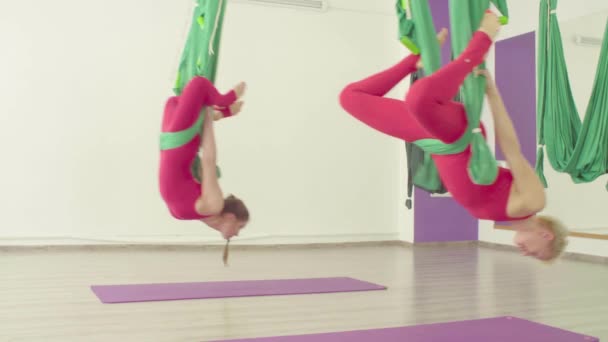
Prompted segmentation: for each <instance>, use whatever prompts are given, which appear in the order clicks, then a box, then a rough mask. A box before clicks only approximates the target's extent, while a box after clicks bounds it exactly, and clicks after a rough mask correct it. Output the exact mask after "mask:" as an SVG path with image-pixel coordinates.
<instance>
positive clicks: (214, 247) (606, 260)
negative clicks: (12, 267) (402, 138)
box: [0, 240, 608, 264]
mask: <svg viewBox="0 0 608 342" xmlns="http://www.w3.org/2000/svg"><path fill="white" fill-rule="evenodd" d="M388 246H396V247H402V248H431V247H435V248H437V247H453V246H478V247H482V248H488V249H494V250H503V251H509V252H513V253H517V254H519V251H518V250H517V248H515V247H514V246H511V245H503V244H499V243H493V242H487V241H455V242H425V243H410V242H407V241H401V240H378V241H357V242H320V243H299V244H296V243H290V244H273V245H270V244H239V245H234V246H231V247H230V248H231V249H232V250H241V251H246V250H279V249H321V248H336V247H388ZM222 249H223V245H218V244H197V243H181V244H170V243H167V244H97V245H94V244H89V245H76V244H72V245H47V246H42V245H4V246H0V252H15V251H18V252H32V251H47V252H52V251H54V252H57V251H117V250H130V251H133V250H141V251H173V250H180V251H190V250H192V251H220V250H222ZM562 258H563V259H567V260H577V261H584V262H590V263H600V264H608V257H602V256H595V255H589V254H582V253H573V252H565V253H564V254H563V256H562Z"/></svg>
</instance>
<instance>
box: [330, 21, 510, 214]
mask: <svg viewBox="0 0 608 342" xmlns="http://www.w3.org/2000/svg"><path fill="white" fill-rule="evenodd" d="M491 45H492V41H491V39H490V38H489V37H488V36H487V35H486V34H485V33H482V32H476V33H475V34H474V35H473V39H471V42H470V43H469V46H468V47H467V48H466V50H465V51H464V52H463V53H462V54H461V55H460V57H458V59H456V60H454V61H452V62H451V63H449V64H448V65H446V66H444V67H443V68H441V69H440V70H439V71H437V72H436V73H434V74H432V75H431V76H428V77H424V78H422V79H420V80H418V81H416V82H415V83H414V84H413V85H412V86H411V87H410V90H409V93H408V94H407V97H406V99H405V101H403V100H396V99H391V98H386V97H384V95H385V94H386V93H387V92H388V91H390V90H391V89H392V88H393V87H394V86H395V85H397V83H399V82H400V81H401V80H402V79H403V78H405V77H406V76H407V75H409V74H411V73H412V72H414V71H416V63H417V62H418V61H419V57H418V56H414V55H411V56H409V57H407V58H405V59H404V60H403V61H401V62H400V63H399V64H397V65H395V66H393V67H392V68H389V69H388V70H385V71H382V72H380V73H378V74H375V75H372V76H371V77H368V78H366V79H364V80H362V81H359V82H355V83H352V84H350V85H348V86H347V87H346V88H345V89H344V90H343V91H342V93H341V94H340V103H341V104H342V107H343V108H344V109H345V110H346V111H347V112H349V113H350V114H351V115H353V116H354V117H355V118H357V119H358V120H360V121H362V122H363V123H365V124H366V125H368V126H370V127H372V128H374V129H376V130H378V131H380V132H383V133H385V134H388V135H390V136H393V137H396V138H399V139H402V140H405V141H408V142H414V141H416V140H420V139H428V138H433V139H439V140H441V141H442V142H444V143H448V144H449V143H453V142H455V141H456V140H458V138H460V137H461V136H462V134H463V133H465V130H466V129H467V124H468V121H467V116H466V112H465V108H464V106H463V105H462V104H460V103H457V102H455V101H453V100H452V99H453V98H454V97H455V96H456V94H457V93H458V89H459V87H460V85H461V84H462V83H463V81H464V79H465V78H466V77H467V75H469V74H470V73H471V72H472V71H473V69H474V68H475V67H476V66H477V65H479V64H480V63H481V62H482V61H483V59H484V56H485V54H486V53H487V51H488V49H489V48H490V46H491ZM481 129H482V132H483V134H484V135H485V132H484V131H483V126H481ZM470 157H471V152H470V149H469V148H467V149H466V150H464V151H462V152H461V153H457V154H450V155H433V160H434V161H435V164H436V165H437V169H438V170H439V174H440V176H441V180H442V182H443V183H444V184H445V186H446V188H447V189H448V191H449V192H450V193H451V194H452V196H453V198H454V199H455V200H456V201H457V202H459V203H460V204H461V205H463V206H464V207H465V208H466V209H467V210H468V211H469V212H470V213H471V214H472V215H474V216H475V217H477V218H480V219H487V220H497V221H502V220H510V218H509V216H508V215H507V212H506V208H507V203H508V200H509V193H510V188H511V184H512V181H513V177H512V175H511V173H510V171H509V170H508V169H505V168H500V169H499V173H498V177H497V179H496V181H495V182H494V183H493V184H491V185H477V184H474V183H473V182H472V181H471V178H470V176H469V173H468V163H469V159H470Z"/></svg>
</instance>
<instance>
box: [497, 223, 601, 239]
mask: <svg viewBox="0 0 608 342" xmlns="http://www.w3.org/2000/svg"><path fill="white" fill-rule="evenodd" d="M494 229H498V230H514V229H513V227H510V226H505V225H500V224H495V225H494ZM568 236H570V237H578V238H584V239H594V240H608V235H606V234H595V233H582V232H573V231H570V232H568Z"/></svg>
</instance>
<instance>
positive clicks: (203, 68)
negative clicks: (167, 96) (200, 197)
mask: <svg viewBox="0 0 608 342" xmlns="http://www.w3.org/2000/svg"><path fill="white" fill-rule="evenodd" d="M225 12H226V0H197V5H196V7H195V8H194V13H193V16H192V24H191V26H190V32H189V33H188V38H187V41H186V46H185V48H184V51H183V53H182V56H181V60H180V64H179V70H178V74H177V79H176V81H175V86H174V88H173V91H174V92H175V94H176V95H180V94H181V93H182V91H183V89H184V87H185V86H186V84H188V82H190V80H192V78H194V77H195V76H203V77H205V78H207V79H208V80H209V81H211V82H212V83H214V82H215V76H216V72H217V65H218V59H219V52H220V51H219V50H220V39H221V36H222V28H223V24H224V14H225ZM205 111H206V108H203V109H202V110H201V114H200V117H199V119H198V120H197V121H196V122H195V123H194V124H193V125H192V126H191V127H189V128H187V129H185V130H182V131H179V132H162V133H161V135H160V149H161V150H168V149H174V148H178V147H180V146H183V145H185V144H187V143H188V142H190V141H192V139H194V137H195V136H196V135H197V134H200V133H201V129H202V126H203V122H204V118H205ZM199 170H200V159H199V157H198V156H196V158H195V160H194V162H193V163H192V174H193V176H194V177H195V178H196V179H197V180H199V181H200V180H201V178H200V172H199ZM217 174H218V177H219V176H220V168H219V167H217Z"/></svg>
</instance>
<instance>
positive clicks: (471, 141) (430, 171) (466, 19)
mask: <svg viewBox="0 0 608 342" xmlns="http://www.w3.org/2000/svg"><path fill="white" fill-rule="evenodd" d="M490 2H492V3H494V5H495V6H496V7H497V8H498V9H499V10H500V12H501V13H502V14H503V17H502V19H501V22H502V23H503V24H506V23H507V22H508V19H507V18H508V8H507V5H506V1H505V0H492V1H490V0H479V1H475V2H474V3H472V2H471V1H459V0H450V2H449V6H450V21H451V28H450V29H451V37H452V52H453V54H454V55H459V54H460V53H462V52H463V51H464V49H465V48H466V46H467V45H468V43H469V41H470V40H471V38H472V37H473V33H474V32H475V30H477V28H478V27H479V24H480V22H481V19H482V18H483V15H484V12H485V11H486V10H487V9H488V8H489V6H490ZM409 5H410V6H409V10H410V12H411V18H408V1H407V0H397V17H398V18H399V38H400V40H401V42H402V43H403V44H404V45H405V46H406V47H407V48H408V49H410V51H411V52H412V53H414V54H421V58H422V61H423V64H424V71H425V74H426V75H431V74H432V73H433V72H435V71H437V70H438V69H439V68H440V67H441V51H440V47H439V43H438V41H437V32H436V31H435V26H434V25H433V18H432V15H431V10H430V7H429V3H428V0H410V1H409ZM480 67H482V68H483V67H484V66H483V65H481V66H480ZM460 95H461V97H462V103H463V104H464V106H465V108H466V110H467V115H468V119H469V120H468V121H469V122H468V124H469V125H468V128H467V131H466V133H465V134H464V135H463V136H462V137H461V138H460V139H459V140H458V141H456V142H454V143H452V144H444V143H442V142H441V141H439V140H436V139H422V140H418V141H415V142H414V144H415V145H417V146H419V147H420V148H422V149H423V150H424V151H425V152H426V153H427V155H426V156H425V161H424V165H423V166H422V167H420V168H419V170H418V172H417V174H416V175H415V176H414V182H415V183H416V184H420V185H424V186H425V187H426V188H432V187H435V188H437V187H438V184H440V181H438V179H439V173H438V171H437V168H436V166H435V164H434V162H433V160H432V159H431V157H430V154H455V153H460V152H462V151H464V150H465V149H466V148H467V147H468V146H469V145H470V146H471V152H472V155H471V160H470V162H469V174H470V175H471V180H472V181H473V182H475V183H477V184H482V185H488V184H492V183H493V182H494V181H495V180H496V177H497V175H498V163H497V162H496V159H495V157H494V154H493V153H492V151H491V149H490V147H489V146H488V144H487V142H486V141H485V139H484V137H483V135H482V134H481V132H479V131H478V130H476V128H478V127H479V123H480V120H481V110H482V106H483V99H484V96H485V79H484V78H483V77H474V76H473V75H471V76H469V77H467V78H466V80H465V82H464V83H463V86H462V87H461V94H460Z"/></svg>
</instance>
